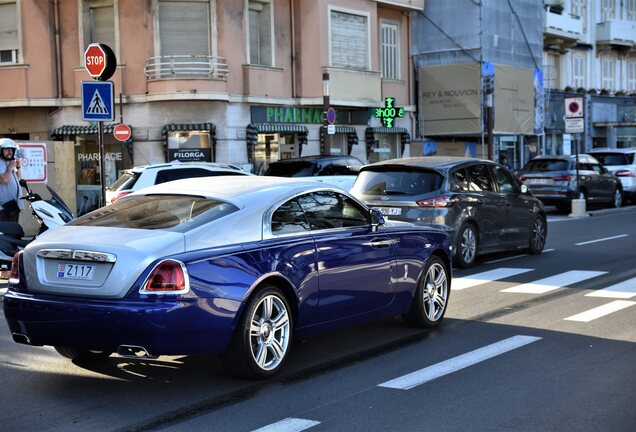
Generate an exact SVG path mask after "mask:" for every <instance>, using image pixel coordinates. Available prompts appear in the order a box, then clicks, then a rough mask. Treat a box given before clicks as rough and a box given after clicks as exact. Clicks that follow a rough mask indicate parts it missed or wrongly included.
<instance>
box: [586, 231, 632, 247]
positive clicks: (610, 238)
mask: <svg viewBox="0 0 636 432" xmlns="http://www.w3.org/2000/svg"><path fill="white" fill-rule="evenodd" d="M628 235H629V234H621V235H617V236H612V237H605V238H600V239H597V240H590V241H586V242H581V243H574V246H583V245H588V244H592V243H598V242H604V241H608V240H614V239H617V238H623V237H627V236H628Z"/></svg>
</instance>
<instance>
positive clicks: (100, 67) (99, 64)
mask: <svg viewBox="0 0 636 432" xmlns="http://www.w3.org/2000/svg"><path fill="white" fill-rule="evenodd" d="M84 67H85V68H86V71H87V72H88V74H89V75H90V76H92V77H93V78H95V79H98V80H101V81H105V80H107V79H108V78H110V77H111V76H113V73H115V69H116V68H117V58H116V57H115V53H114V52H113V50H112V49H110V47H109V46H108V45H105V44H100V43H92V44H90V45H89V46H88V48H86V51H84Z"/></svg>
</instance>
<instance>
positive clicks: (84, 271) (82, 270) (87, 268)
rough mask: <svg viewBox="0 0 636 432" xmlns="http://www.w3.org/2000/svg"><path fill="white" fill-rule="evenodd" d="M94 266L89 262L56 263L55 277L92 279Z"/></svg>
mask: <svg viewBox="0 0 636 432" xmlns="http://www.w3.org/2000/svg"><path fill="white" fill-rule="evenodd" d="M94 270H95V266H94V265H89V264H58V265H57V277H58V278H61V279H81V280H93V276H94V274H95V272H94Z"/></svg>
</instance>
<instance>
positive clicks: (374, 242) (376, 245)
mask: <svg viewBox="0 0 636 432" xmlns="http://www.w3.org/2000/svg"><path fill="white" fill-rule="evenodd" d="M398 243H400V241H399V240H371V241H370V242H368V243H364V245H365V246H373V247H374V248H385V247H389V246H393V245H396V244H398Z"/></svg>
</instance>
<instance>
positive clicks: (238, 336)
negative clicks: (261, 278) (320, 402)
mask: <svg viewBox="0 0 636 432" xmlns="http://www.w3.org/2000/svg"><path fill="white" fill-rule="evenodd" d="M292 329H293V325H292V314H291V308H290V307H289V303H288V302H287V299H286V298H285V296H284V295H283V293H282V292H281V290H280V289H278V288H277V287H275V286H273V285H265V286H263V287H262V288H261V289H260V290H259V291H258V292H257V293H256V294H255V295H253V296H252V298H251V299H250V300H249V302H248V303H247V305H246V307H245V312H244V313H243V316H242V317H241V318H240V320H239V323H238V326H237V328H236V332H235V334H234V336H233V338H232V341H231V342H230V346H229V347H228V349H227V351H226V352H225V353H224V354H223V355H222V356H221V359H222V361H223V365H224V366H225V368H226V369H227V370H228V371H229V372H230V373H232V374H233V375H235V376H238V377H240V378H250V379H255V378H268V377H270V376H272V375H274V374H275V373H276V372H278V371H279V370H280V368H281V367H282V366H283V363H284V362H285V360H286V359H287V354H288V353H289V350H290V348H291V340H292Z"/></svg>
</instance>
